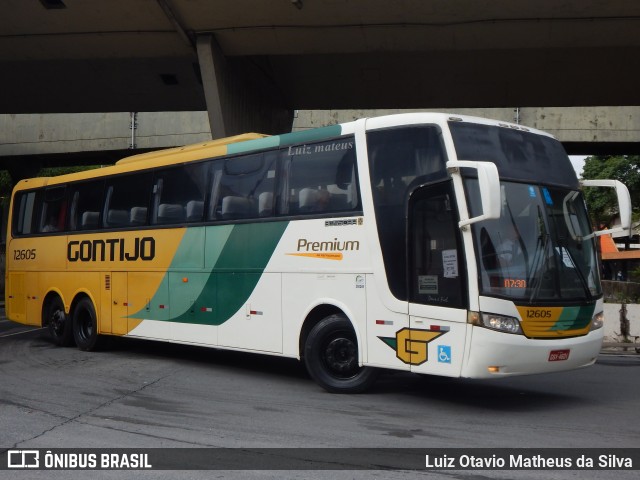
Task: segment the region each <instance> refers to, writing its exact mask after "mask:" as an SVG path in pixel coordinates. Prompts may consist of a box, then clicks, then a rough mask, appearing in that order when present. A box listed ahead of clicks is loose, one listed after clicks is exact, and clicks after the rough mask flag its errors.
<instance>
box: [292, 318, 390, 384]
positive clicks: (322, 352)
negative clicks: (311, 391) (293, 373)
mask: <svg viewBox="0 0 640 480" xmlns="http://www.w3.org/2000/svg"><path fill="white" fill-rule="evenodd" d="M304 362H305V365H306V367H307V371H308V372H309V375H311V378H313V380H315V382H316V383H317V384H318V385H320V386H321V387H322V388H324V389H325V390H327V391H328V392H331V393H359V392H363V391H365V390H366V389H368V388H369V387H370V386H371V385H373V383H374V382H375V380H376V378H377V376H378V370H377V369H375V368H371V367H360V366H359V365H358V340H357V338H356V334H355V332H354V331H353V327H352V326H351V322H349V320H348V319H347V318H346V317H345V316H344V315H341V314H335V315H330V316H328V317H326V318H324V319H322V320H321V321H320V322H319V323H317V324H316V325H315V326H314V327H313V328H312V329H311V331H310V332H309V336H308V337H307V339H306V341H305V347H304Z"/></svg>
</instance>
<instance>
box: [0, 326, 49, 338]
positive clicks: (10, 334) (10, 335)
mask: <svg viewBox="0 0 640 480" xmlns="http://www.w3.org/2000/svg"><path fill="white" fill-rule="evenodd" d="M46 328H47V327H42V328H35V329H33V330H24V331H23V332H15V333H9V334H7V335H0V338H6V337H13V336H14V335H22V334H23V333H29V332H37V331H38V330H45V329H46Z"/></svg>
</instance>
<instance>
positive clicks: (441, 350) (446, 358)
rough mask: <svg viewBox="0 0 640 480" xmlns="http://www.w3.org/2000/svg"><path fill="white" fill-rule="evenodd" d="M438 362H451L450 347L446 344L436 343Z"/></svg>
mask: <svg viewBox="0 0 640 480" xmlns="http://www.w3.org/2000/svg"><path fill="white" fill-rule="evenodd" d="M438 362H439V363H451V347H450V346H448V345H438Z"/></svg>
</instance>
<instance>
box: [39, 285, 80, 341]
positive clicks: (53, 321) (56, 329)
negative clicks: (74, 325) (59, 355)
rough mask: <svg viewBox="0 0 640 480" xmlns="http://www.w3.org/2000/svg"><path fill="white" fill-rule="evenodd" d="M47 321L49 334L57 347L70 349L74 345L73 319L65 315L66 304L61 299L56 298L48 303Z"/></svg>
mask: <svg viewBox="0 0 640 480" xmlns="http://www.w3.org/2000/svg"><path fill="white" fill-rule="evenodd" d="M45 321H46V322H47V327H48V328H49V334H50V335H51V338H52V339H53V342H54V343H55V344H56V345H58V346H60V347H70V346H72V345H73V331H72V329H71V318H69V316H68V315H67V314H66V313H65V311H64V304H63V303H62V299H61V298H60V297H58V296H54V297H52V298H51V300H50V301H49V302H48V303H47V306H46V310H45Z"/></svg>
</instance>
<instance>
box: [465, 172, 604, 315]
mask: <svg viewBox="0 0 640 480" xmlns="http://www.w3.org/2000/svg"><path fill="white" fill-rule="evenodd" d="M466 185H467V191H468V193H469V203H470V205H471V206H472V210H473V206H474V205H479V203H480V194H479V191H478V182H477V180H476V179H471V178H469V179H467V181H466ZM501 197H502V212H501V215H500V219H499V220H486V221H484V222H479V223H477V224H475V225H473V230H474V241H475V247H476V252H478V263H479V265H478V266H479V272H480V275H479V276H480V291H481V293H482V294H484V295H489V296H503V297H509V298H513V299H517V300H519V301H524V302H526V303H537V302H553V301H560V300H562V301H572V300H576V301H578V300H584V299H585V298H588V299H593V298H596V297H598V296H600V294H601V290H600V281H599V273H598V262H597V257H596V246H595V241H594V237H593V236H592V235H590V233H591V232H590V226H589V225H590V224H589V219H588V217H587V212H586V209H585V205H584V199H583V197H582V194H581V193H579V192H577V191H573V190H569V189H563V188H557V187H547V186H542V185H533V184H526V183H516V182H502V183H501Z"/></svg>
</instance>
